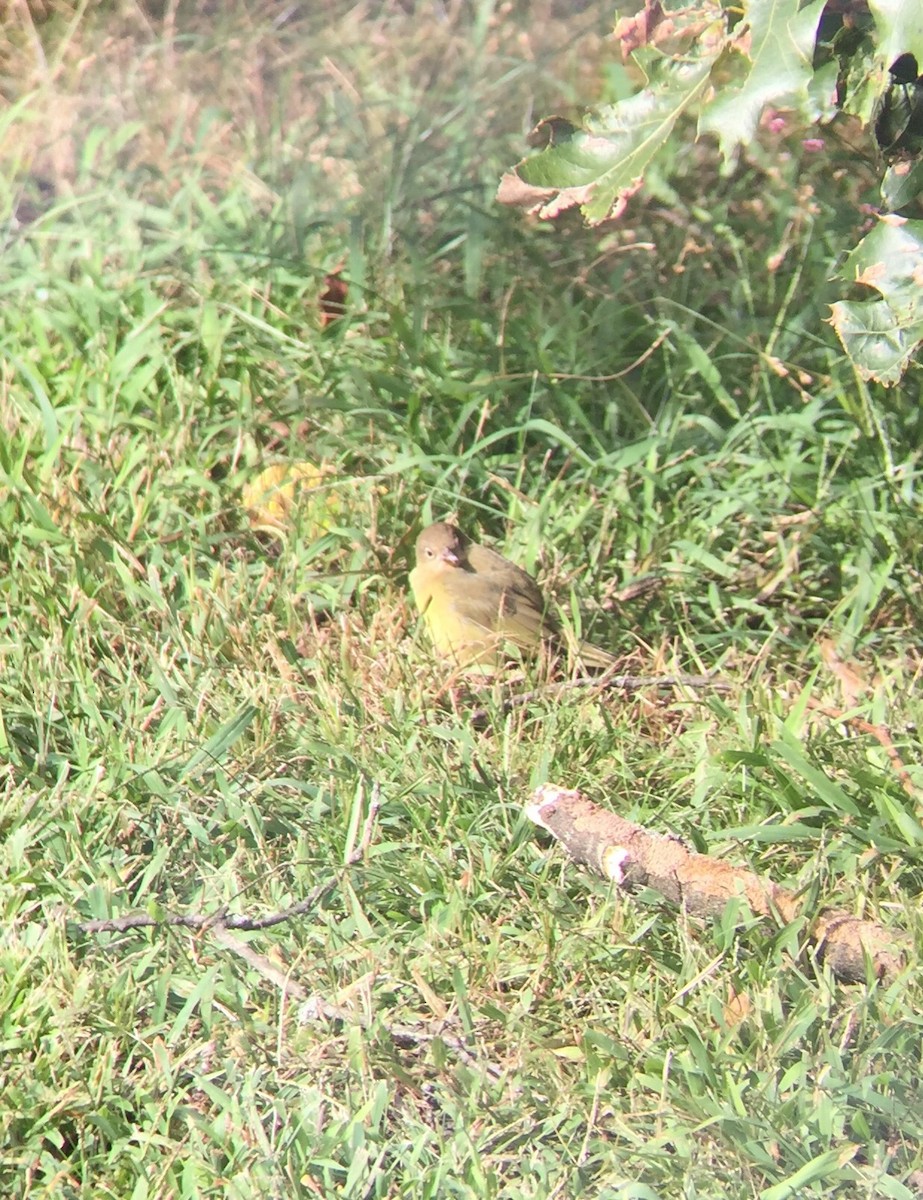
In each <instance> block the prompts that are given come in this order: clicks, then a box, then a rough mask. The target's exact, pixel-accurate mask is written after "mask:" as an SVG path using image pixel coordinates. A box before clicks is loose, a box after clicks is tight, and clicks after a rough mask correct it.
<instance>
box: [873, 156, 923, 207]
mask: <svg viewBox="0 0 923 1200" xmlns="http://www.w3.org/2000/svg"><path fill="white" fill-rule="evenodd" d="M921 192H923V161H920V162H917V163H914V164H911V163H909V162H899V163H894V164H893V165H892V166H890V167H888V169H887V171H885V175H884V179H882V181H881V202H882V204H883V205H884V207H885V208H886V209H887V210H888V212H897V211H898V209H901V208H906V207H907V205H908V204H910V203H911V202H912V201H914V200H915V199H916V198H917V196H919V195H920V193H921Z"/></svg>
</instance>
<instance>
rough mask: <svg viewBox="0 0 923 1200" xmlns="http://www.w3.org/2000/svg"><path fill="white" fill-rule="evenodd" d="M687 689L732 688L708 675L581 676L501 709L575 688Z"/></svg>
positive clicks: (513, 699) (478, 718) (476, 715)
mask: <svg viewBox="0 0 923 1200" xmlns="http://www.w3.org/2000/svg"><path fill="white" fill-rule="evenodd" d="M675 687H689V688H695V689H697V690H700V691H705V690H708V691H713V692H729V691H730V690H731V685H730V684H729V683H724V682H722V681H721V680H718V679H712V678H711V677H710V676H709V675H597V676H590V675H581V676H580V678H579V679H568V680H567V681H566V682H565V683H557V684H554V685H553V686H552V687H545V688H536V689H534V690H533V691H530V692H520V693H519V694H518V695H515V696H508V697H507V698H506V699H505V700H504V701H503V704H502V705H501V711H502V712H503V713H504V714H506V713H510V712H512V711H513V710H514V709H516V708H521V707H522V706H523V705H524V704H530V703H531V702H532V701H533V700H541V699H543V698H546V697H549V696H550V697H556V696H560V695H562V694H563V693H564V692H566V691H572V690H573V689H574V688H593V689H595V690H596V692H597V694H602V693H603V692H608V691H624V692H635V691H640V690H641V689H642V688H675ZM490 715H491V714H490V711H489V710H488V709H486V708H477V709H475V710H474V712H473V713H472V714H471V720H472V722H473V723H474V724H475V725H477V724H478V723H480V722H483V721H486V720H487V719H488V717H489V716H490Z"/></svg>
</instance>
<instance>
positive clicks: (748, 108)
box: [699, 0, 824, 156]
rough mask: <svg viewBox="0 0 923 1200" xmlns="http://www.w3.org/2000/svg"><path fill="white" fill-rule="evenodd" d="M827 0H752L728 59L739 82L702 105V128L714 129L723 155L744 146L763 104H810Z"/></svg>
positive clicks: (701, 130) (705, 131) (793, 105)
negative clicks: (817, 41)
mask: <svg viewBox="0 0 923 1200" xmlns="http://www.w3.org/2000/svg"><path fill="white" fill-rule="evenodd" d="M823 8H824V0H814V2H813V3H812V4H809V5H807V7H805V8H801V9H799V0H750V2H749V3H748V4H747V6H746V9H745V13H746V17H745V20H746V29H745V32H744V34H743V36H742V37H741V38H740V39H738V43H737V47H736V49H737V50H738V51H739V52H738V53H735V54H733V56H732V57H731V58H730V61H731V62H732V63H733V65H734V70H735V74H736V76H737V78H739V80H740V85H739V86H737V87H734V86H729V85H725V86H723V87H722V88H721V89H720V90H719V91H718V92H717V94H716V96H715V98H714V99H712V100H711V101H710V102H709V103H708V104H707V106H706V107H705V108H704V109H703V111H702V115H701V117H700V119H699V133H713V134H715V135H716V136H717V137H718V140H719V142H720V143H721V150H722V153H723V154H724V155H725V156H730V155H731V154H733V152H734V150H735V149H736V148H737V146H739V145H746V144H747V143H748V142H749V141H750V140H751V139H752V137H753V135H754V133H755V132H756V127H757V125H758V123H759V119H760V116H761V114H762V112H763V109H764V108H765V107H766V106H767V105H770V104H771V105H773V106H775V107H782V106H786V107H795V108H801V109H807V108H808V106H809V91H808V89H809V85H810V83H811V80H812V78H813V75H814V68H813V64H812V56H813V53H814V42H815V38H816V36H817V24H818V22H819V21H820V17H821V12H822V11H823Z"/></svg>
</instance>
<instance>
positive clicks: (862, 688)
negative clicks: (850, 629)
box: [818, 638, 869, 709]
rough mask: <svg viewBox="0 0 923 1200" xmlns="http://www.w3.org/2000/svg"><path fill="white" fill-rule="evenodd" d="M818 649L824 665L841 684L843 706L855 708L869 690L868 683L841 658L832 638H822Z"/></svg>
mask: <svg viewBox="0 0 923 1200" xmlns="http://www.w3.org/2000/svg"><path fill="white" fill-rule="evenodd" d="M818 649H819V650H820V657H821V661H822V662H823V664H824V666H825V667H826V668H827V670H828V671H829V672H830V673H831V675H833V677H834V678H835V679H836V681H837V683H838V684H839V685H840V692H841V694H842V697H843V707H844V708H847V709H848V708H855V706H856V703H857V701H858V700H859V698H860V696H862V695H863V694H864V693H865V692H867V691H868V686H869V685H868V683H867V682H866V680H865V679H864V678H863V677H862V675H861V674H860V673H859V672H858V671H857V670H856V669H855V668H854V667H852V666H851V665H850V664H849V663H847V662H844V661H843V659H842V658H840V656H839V654H838V653H837V649H836V645H835V644H834V643H833V641H832V640H831V639H830V638H821V640H820V644H819V646H818Z"/></svg>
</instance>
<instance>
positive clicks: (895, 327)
mask: <svg viewBox="0 0 923 1200" xmlns="http://www.w3.org/2000/svg"><path fill="white" fill-rule="evenodd" d="M613 37H614V40H615V42H616V43H617V44H618V45H619V46H620V48H621V55H622V60H623V63H624V62H627V61H628V59H629V58H630V59H631V60H632V62H633V64H634V68H635V71H636V72H640V73H641V76H642V86H641V87H640V88H636V90H634V91H633V93H632V94H629V95H623V96H620V97H619V98H617V99H616V100H615V101H614V102H613V103H610V104H605V105H602V106H601V107H599V108H597V109H595V110H593V111H588V112H586V113H585V114H584V115H583V116H582V117H580V118H579V119H578V120H569V119H565V118H563V117H557V116H555V117H549V118H546V119H545V120H543V121H541V122H540V123H539V124H538V126H537V127H536V129H535V130H534V131H533V134H532V139H531V140H532V144H533V146H535V148H536V152H535V153H534V154H532V155H531V156H529V157H527V158H525V159H524V160H523V161H521V162H520V163H518V164H517V165H516V166H515V167H514V168H513V169H512V170H511V171H509V172H507V173H506V175H504V177H503V180H502V182H501V184H500V189H499V193H498V196H499V199H500V200H501V201H502V202H504V203H507V204H518V205H522V206H524V207H525V208H527V209H528V210H529V211H530V212H531V213H534V214H537V215H538V216H539V217H541V218H544V219H550V218H554V217H557V216H558V215H559V214H560V213H562V212H563V211H565V210H567V209H570V208H574V207H578V208H579V209H580V211H581V213H582V214H583V216H584V218H585V220H586V221H587V222H589V223H590V224H598V223H600V222H602V221H606V220H613V219H616V218H618V217H621V216H622V214H623V213H624V212H625V209H626V207H627V205H628V203H629V201H630V199H631V197H632V196H634V195H635V194H636V193H638V192H639V191H640V189H641V188H642V187H643V186H644V184H645V182H646V180H647V178H648V176H649V175H652V174H654V175H656V174H660V173H663V174H667V173H669V172H670V169H671V167H672V165H673V162H672V160H673V159H674V157H675V156H676V154H677V149H678V147H677V143H678V140H679V139H682V138H687V137H688V135H689V132H690V131H691V128H692V126H691V119H692V118H695V121H696V126H695V129H696V136H697V137H701V136H702V135H704V134H710V135H712V136H713V137H715V138H716V139H717V141H718V146H719V150H720V154H721V156H722V158H723V160H724V164H725V167H726V168H727V169H728V170H730V169H732V168H733V166H734V164H735V163H736V162H737V160H738V159H739V158H740V156H747V155H751V154H753V153H754V151H756V150H757V148H758V142H759V129H760V124H761V121H763V120H764V119H765V116H766V114H767V113H768V114H770V115H772V114H773V113H775V114H780V113H784V114H785V118H784V119H785V121H786V122H787V123H789V124H791V123H798V122H800V123H801V125H802V126H803V127H806V126H811V125H820V126H830V125H831V124H832V123H833V122H835V121H838V122H840V123H841V124H842V123H843V120H844V118H845V117H852V118H854V119H856V120H858V121H859V122H860V124H861V126H862V127H863V128H865V129H870V130H871V132H872V135H873V137H874V140H875V142H876V143H877V147H878V150H879V151H880V154H881V158H882V160H883V161H884V163H885V164H886V169H885V171H884V173H883V177H882V180H881V189H880V195H881V208H882V209H883V210H884V214H885V215H883V216H882V218H881V223H880V224H879V225H877V226H876V227H875V228H873V229H872V231H871V232H870V233H869V234H868V236H867V237H865V238H864V239H863V240H862V241H861V242H860V243H859V245H858V246H856V248H855V250H854V251H853V252H852V254H850V255H849V256H848V258H847V259H846V262H845V264H844V266H843V269H842V271H841V278H844V279H847V280H850V281H851V282H854V283H856V284H860V285H863V286H865V287H872V288H874V289H875V290H876V291H877V292H879V294H880V299H876V300H867V299H861V300H841V301H839V302H838V303H836V304H834V305H833V315H832V318H831V322H832V324H833V326H834V328H835V329H836V332H837V334H838V335H839V337H840V340H841V341H842V343H843V346H844V348H845V349H846V352H847V354H848V355H849V357H850V359H851V360H852V362H853V364H854V366H855V368H856V370H857V371H858V372H859V374H860V375H861V376H862V377H863V378H864V379H875V380H878V381H880V382H882V383H884V384H888V385H890V384H894V383H896V382H897V381H898V380H899V379H900V377H901V375H902V374H903V372H904V370H905V369H906V367H907V365H908V363H909V361H910V360H911V358H912V356H913V353H914V351H915V349H916V347H917V346H918V345H919V343H920V341H921V340H923V309H921V307H920V304H919V294H920V289H919V286H918V283H914V281H915V280H916V281H918V280H919V278H920V275H921V273H923V220H919V219H912V215H911V214H912V213H913V211H914V209H915V206H916V204H917V202H918V197H919V196H920V193H921V192H923V75H921V74H920V68H921V65H923V9H921V8H920V7H919V6H918V5H914V4H906V3H902V2H901V0H870V3H869V5H868V6H867V7H866V6H865V5H864V4H861V3H858V4H856V5H853V6H850V5H847V4H845V3H828V4H826V5H825V3H824V0H813V2H811V3H808V4H803V3H801V0H782V2H775V0H744V2H743V4H742V5H740V6H736V5H735V6H730V5H725V4H720V3H715V2H714V0H699V2H698V3H696V4H693V5H689V6H685V7H683V8H676V9H673V10H671V9H670V8H668V7H665V6H664V5H662V4H661V3H660V0H645V5H644V9H643V11H642V12H640V13H639V14H637V15H636V16H633V17H628V18H623V19H622V20H620V21H619V22H618V23H617V24H616V26H615V30H614V34H613ZM614 78H617V80H618V83H617V85H616V90H623V89H624V87H625V86H635V80H636V75H635V76H631V75H629V74H628V73H627V72H626V74H625V75H624V76H615V77H614ZM778 119H779V120H780V121H781V120H782V118H781V117H780V118H778ZM815 148H819V145H818V146H816V147H815Z"/></svg>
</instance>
